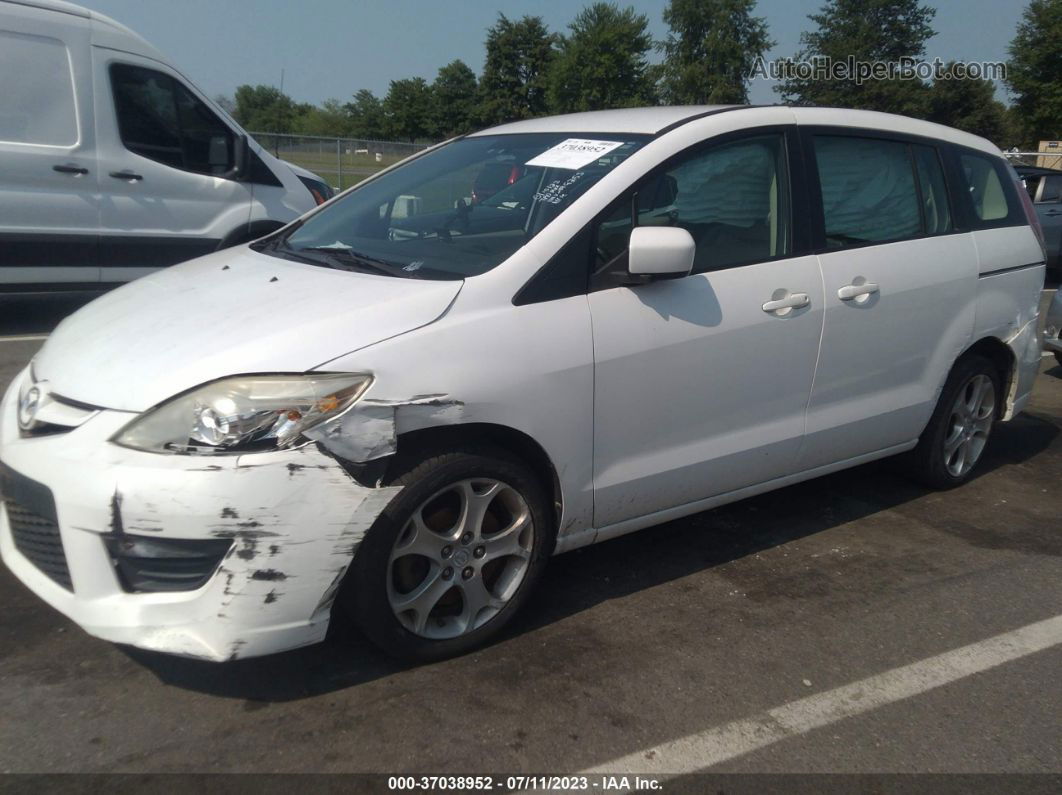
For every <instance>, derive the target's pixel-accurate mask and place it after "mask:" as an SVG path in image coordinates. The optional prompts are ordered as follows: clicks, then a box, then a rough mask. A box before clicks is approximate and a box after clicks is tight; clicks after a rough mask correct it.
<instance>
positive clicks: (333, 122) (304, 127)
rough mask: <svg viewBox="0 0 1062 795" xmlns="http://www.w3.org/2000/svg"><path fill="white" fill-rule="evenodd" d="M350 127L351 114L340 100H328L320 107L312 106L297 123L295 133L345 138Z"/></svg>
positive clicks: (348, 133)
mask: <svg viewBox="0 0 1062 795" xmlns="http://www.w3.org/2000/svg"><path fill="white" fill-rule="evenodd" d="M350 127H351V124H350V114H349V113H348V112H347V109H346V107H345V106H344V105H343V104H342V103H340V101H339V100H338V99H326V100H325V101H324V102H323V103H322V104H321V106H320V107H315V106H313V105H311V106H310V107H309V108H307V110H306V112H305V113H303V114H302V115H301V116H299V118H298V119H297V120H296V121H295V131H296V132H298V133H300V134H302V135H326V136H329V137H333V138H345V137H346V136H348V135H350Z"/></svg>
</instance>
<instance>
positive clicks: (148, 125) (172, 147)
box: [111, 64, 234, 176]
mask: <svg viewBox="0 0 1062 795" xmlns="http://www.w3.org/2000/svg"><path fill="white" fill-rule="evenodd" d="M111 84H112V86H113V89H114V102H115V109H116V111H117V114H118V129H119V132H120V134H121V136H122V143H123V144H124V145H125V147H126V149H128V150H129V151H131V152H135V153H136V154H138V155H141V156H143V157H147V158H150V159H152V160H156V161H158V162H160V163H165V164H166V165H168V166H172V167H174V168H179V169H183V170H185V171H194V172H196V173H198V174H212V175H215V176H220V175H222V174H224V173H225V172H227V171H228V170H229V169H231V168H232V164H233V143H234V136H233V133H232V131H231V130H230V129H229V128H228V126H227V125H226V124H225V123H224V122H222V121H221V119H219V118H218V117H217V116H216V115H215V114H214V112H213V111H211V110H210V108H208V107H207V106H206V105H205V104H203V102H201V101H200V100H199V99H197V98H196V97H195V96H194V95H193V94H192V93H191V92H190V91H189V90H188V89H187V88H185V87H184V86H183V85H181V83H179V82H178V81H176V80H174V79H173V78H172V77H170V76H169V75H167V74H164V73H162V72H157V71H155V70H153V69H144V68H143V67H140V66H131V65H129V64H114V65H113V66H111Z"/></svg>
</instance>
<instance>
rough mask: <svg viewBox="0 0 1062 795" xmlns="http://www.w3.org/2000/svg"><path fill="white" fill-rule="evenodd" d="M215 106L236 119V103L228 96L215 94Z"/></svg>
mask: <svg viewBox="0 0 1062 795" xmlns="http://www.w3.org/2000/svg"><path fill="white" fill-rule="evenodd" d="M214 104H216V105H217V106H218V107H219V108H221V109H222V110H223V111H225V112H226V113H227V114H229V115H230V116H232V117H233V118H236V116H235V114H236V101H235V100H234V99H233V98H232V97H230V96H229V95H228V94H215V95H214Z"/></svg>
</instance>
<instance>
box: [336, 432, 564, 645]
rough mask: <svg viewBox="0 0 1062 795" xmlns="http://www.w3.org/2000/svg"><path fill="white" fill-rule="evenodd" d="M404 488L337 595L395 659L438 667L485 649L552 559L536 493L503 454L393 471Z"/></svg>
mask: <svg viewBox="0 0 1062 795" xmlns="http://www.w3.org/2000/svg"><path fill="white" fill-rule="evenodd" d="M398 469H399V470H400V471H399V473H397V474H396V475H395V476H394V477H393V478H392V479H391V485H400V486H403V487H404V488H403V490H402V491H401V492H399V493H398V495H397V496H396V497H395V499H394V500H393V501H392V502H391V504H390V505H388V507H387V508H386V509H385V510H384V512H383V513H382V514H381V515H380V517H379V518H378V519H377V520H376V522H375V523H374V524H373V526H372V528H371V529H370V530H369V532H368V533H367V534H366V537H365V540H364V541H363V542H362V544H361V547H360V548H359V549H358V552H357V555H356V556H355V559H354V563H353V565H352V567H351V570H350V573H349V574H348V581H347V583H346V585H345V587H344V591H343V594H342V595H341V600H342V606H343V607H344V608H345V609H346V610H347V612H348V613H350V614H351V615H352V616H353V618H354V620H355V621H356V623H357V624H358V625H359V626H360V627H361V628H362V630H363V631H364V632H365V634H366V635H368V636H369V637H370V638H371V639H372V640H373V641H375V642H376V643H377V644H378V645H379V646H381V647H382V648H383V649H385V650H386V651H388V652H390V653H391V654H394V655H395V656H398V657H402V658H405V659H410V660H415V661H427V660H436V659H442V658H445V657H450V656H453V655H456V654H461V653H463V652H466V651H468V650H470V649H472V648H475V647H476V646H479V645H481V644H483V643H484V642H486V641H487V640H488V639H489V638H490V637H491V636H493V635H494V634H495V633H497V632H498V631H499V630H500V629H501V628H502V627H503V626H505V624H507V623H508V622H509V621H510V620H511V619H512V617H513V616H514V615H515V614H516V612H517V611H518V610H519V609H520V607H521V605H522V604H523V603H524V602H525V601H526V600H527V597H528V595H529V594H530V592H531V589H532V588H533V586H534V584H535V582H536V581H537V580H538V577H539V575H540V574H541V571H542V569H543V568H544V566H545V563H546V559H547V558H548V556H549V554H550V552H551V551H552V549H553V540H554V536H553V528H552V522H551V521H550V518H549V513H548V510H547V505H548V503H547V501H546V499H545V494H544V492H543V489H542V486H541V484H540V483H539V482H538V479H537V478H536V477H535V475H534V473H533V472H531V471H530V470H529V469H528V468H527V467H526V466H525V465H523V464H522V463H521V462H519V461H517V460H515V459H513V458H511V457H510V456H508V455H507V454H506V453H505V452H504V451H501V450H495V449H493V448H486V447H484V448H470V449H467V450H460V451H450V452H445V453H441V454H437V455H433V456H431V457H427V458H425V459H423V460H420V461H418V462H409V463H407V464H406V465H404V466H403V465H402V464H399V465H398Z"/></svg>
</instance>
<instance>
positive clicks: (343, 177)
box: [251, 132, 431, 190]
mask: <svg viewBox="0 0 1062 795" xmlns="http://www.w3.org/2000/svg"><path fill="white" fill-rule="evenodd" d="M251 135H253V136H254V138H255V140H256V141H258V143H260V144H261V145H262V146H263V147H265V148H266V149H268V150H269V151H270V152H272V153H273V154H274V155H276V156H277V157H279V158H280V159H281V160H286V161H288V162H289V163H294V164H295V165H297V166H302V167H303V168H305V169H307V170H308V171H312V172H314V173H315V174H319V175H320V176H321V177H323V178H324V179H325V180H327V181H328V183H329V184H331V185H332V186H333V187H335V188H337V189H339V190H344V189H346V188H349V187H350V186H351V185H356V184H357V183H359V182H361V181H362V180H363V179H365V178H366V177H368V176H371V175H372V174H375V173H376V172H377V171H379V170H380V169H382V168H385V167H386V166H390V165H392V164H394V163H397V162H398V161H399V160H403V159H405V158H407V157H409V156H410V155H412V154H416V153H417V152H420V151H422V150H424V149H427V148H428V147H429V146H431V144H414V143H408V142H405V141H372V140H368V139H365V138H325V137H320V136H316V135H280V134H276V133H257V132H252V133H251Z"/></svg>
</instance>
